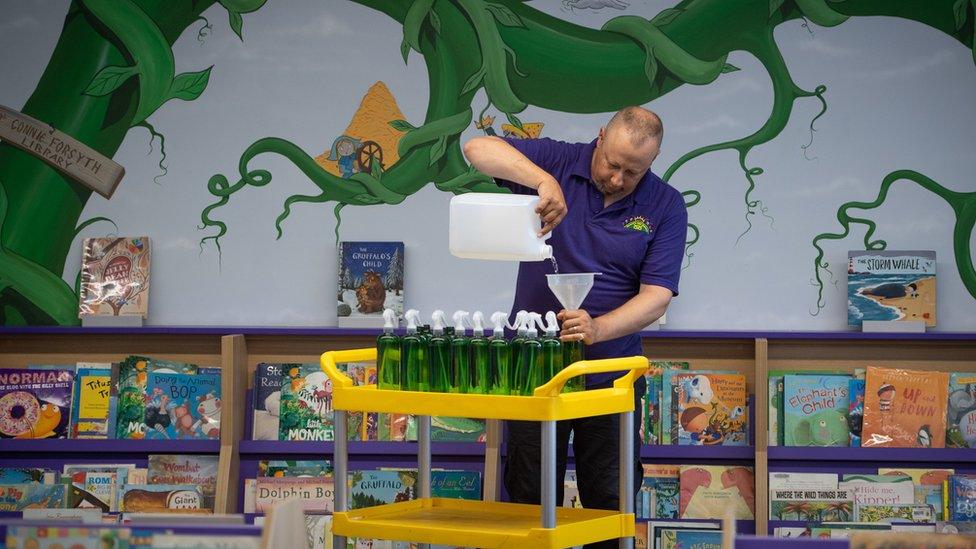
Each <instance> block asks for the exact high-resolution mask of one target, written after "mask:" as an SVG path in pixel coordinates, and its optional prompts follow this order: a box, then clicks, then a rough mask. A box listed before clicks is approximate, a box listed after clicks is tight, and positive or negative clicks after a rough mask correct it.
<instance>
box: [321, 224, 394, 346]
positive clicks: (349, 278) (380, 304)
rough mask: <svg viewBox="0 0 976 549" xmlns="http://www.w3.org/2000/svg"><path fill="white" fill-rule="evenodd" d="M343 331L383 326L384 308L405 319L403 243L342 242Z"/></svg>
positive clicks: (338, 313)
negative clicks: (344, 328) (345, 329)
mask: <svg viewBox="0 0 976 549" xmlns="http://www.w3.org/2000/svg"><path fill="white" fill-rule="evenodd" d="M338 259H339V277H338V280H339V292H338V296H339V303H338V306H337V309H336V317H337V322H338V325H339V327H340V328H342V327H352V328H366V327H377V328H381V327H382V326H383V309H393V310H394V312H396V315H397V318H401V317H403V294H404V292H403V242H340V243H339V249H338Z"/></svg>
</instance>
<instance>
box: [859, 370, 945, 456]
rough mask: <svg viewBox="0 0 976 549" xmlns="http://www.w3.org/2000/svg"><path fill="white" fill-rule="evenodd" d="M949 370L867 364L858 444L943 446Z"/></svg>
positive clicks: (903, 446) (901, 446)
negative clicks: (932, 370) (903, 368)
mask: <svg viewBox="0 0 976 549" xmlns="http://www.w3.org/2000/svg"><path fill="white" fill-rule="evenodd" d="M948 386H949V374H947V373H945V372H930V371H917V370H899V369H891V368H879V367H876V366H869V367H868V369H867V375H866V376H865V382H864V424H863V426H862V428H861V446H865V447H867V446H891V447H899V448H944V447H945V436H946V401H947V400H948Z"/></svg>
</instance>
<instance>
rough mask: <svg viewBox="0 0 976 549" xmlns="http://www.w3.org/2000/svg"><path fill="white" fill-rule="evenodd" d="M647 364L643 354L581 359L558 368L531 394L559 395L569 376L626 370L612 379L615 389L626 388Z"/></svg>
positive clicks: (631, 385)
mask: <svg viewBox="0 0 976 549" xmlns="http://www.w3.org/2000/svg"><path fill="white" fill-rule="evenodd" d="M647 366H648V363H647V358H646V357H643V356H630V357H624V358H604V359H600V360H581V361H579V362H574V363H573V364H570V365H569V366H567V367H565V368H563V369H562V370H560V371H559V372H558V373H556V375H554V376H553V377H552V379H550V380H549V381H548V382H547V383H546V384H545V385H540V386H539V387H536V389H535V392H534V393H533V396H537V397H554V396H557V395H559V393H560V392H561V391H562V389H563V385H565V384H566V382H567V381H569V379H570V378H573V377H576V376H581V375H586V374H603V373H606V372H626V373H625V374H624V375H622V376H620V377H618V378H617V379H615V380H614V381H613V387H614V388H615V389H627V388H630V387H633V386H634V382H635V381H637V378H638V377H640V376H641V375H643V374H644V372H646V371H647Z"/></svg>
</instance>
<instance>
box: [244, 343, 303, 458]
mask: <svg viewBox="0 0 976 549" xmlns="http://www.w3.org/2000/svg"><path fill="white" fill-rule="evenodd" d="M295 366H298V365H297V364H278V363H267V362H262V363H260V364H258V365H257V368H256V369H255V370H254V391H253V393H252V397H251V398H252V401H253V408H254V412H253V415H252V422H251V440H278V416H279V414H280V413H281V382H282V380H283V378H282V376H283V372H286V371H288V370H290V369H291V368H293V367H295Z"/></svg>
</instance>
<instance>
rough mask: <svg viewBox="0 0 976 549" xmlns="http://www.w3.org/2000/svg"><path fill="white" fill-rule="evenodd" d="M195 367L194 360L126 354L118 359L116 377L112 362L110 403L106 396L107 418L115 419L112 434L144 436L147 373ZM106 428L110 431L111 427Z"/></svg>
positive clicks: (190, 371)
mask: <svg viewBox="0 0 976 549" xmlns="http://www.w3.org/2000/svg"><path fill="white" fill-rule="evenodd" d="M197 370H198V367H197V365H196V364H185V363H182V362H174V361H171V360H159V359H155V358H148V357H144V356H136V355H132V356H128V357H126V358H125V360H123V361H122V362H120V363H119V365H118V376H117V377H116V375H115V367H114V366H113V368H112V377H113V378H115V379H113V380H112V382H113V383H114V384H115V385H116V386H115V387H112V390H113V391H115V392H116V395H115V399H114V400H115V402H114V403H113V402H112V397H111V396H110V397H109V415H110V416H111V418H110V419H109V421H110V422H114V423H115V429H114V432H115V438H120V439H122V438H132V439H144V438H146V401H147V393H146V383H147V382H148V380H149V374H150V373H153V372H159V373H167V374H195V373H197ZM150 419H152V418H150ZM153 423H154V424H155V423H157V422H156V421H154V422H153ZM109 431H110V432H112V430H111V429H110V430H109Z"/></svg>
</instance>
